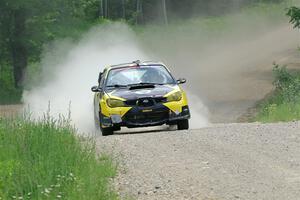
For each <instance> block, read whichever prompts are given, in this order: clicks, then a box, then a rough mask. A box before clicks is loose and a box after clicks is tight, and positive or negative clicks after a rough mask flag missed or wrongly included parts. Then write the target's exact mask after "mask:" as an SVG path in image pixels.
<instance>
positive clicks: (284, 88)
mask: <svg viewBox="0 0 300 200" xmlns="http://www.w3.org/2000/svg"><path fill="white" fill-rule="evenodd" d="M273 72H274V76H275V81H274V83H273V84H274V86H275V91H274V92H273V94H272V95H270V97H268V98H267V99H266V100H265V101H263V102H262V103H261V104H260V105H259V106H258V110H259V111H258V114H257V115H256V117H255V121H260V122H279V121H283V122H286V121H294V120H300V73H299V72H290V71H288V70H287V69H286V68H285V67H279V66H277V65H276V66H275V67H274V70H273Z"/></svg>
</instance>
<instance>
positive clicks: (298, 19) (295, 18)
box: [287, 6, 300, 28]
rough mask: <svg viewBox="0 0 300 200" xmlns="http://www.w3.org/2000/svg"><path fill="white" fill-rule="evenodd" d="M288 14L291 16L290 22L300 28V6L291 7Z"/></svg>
mask: <svg viewBox="0 0 300 200" xmlns="http://www.w3.org/2000/svg"><path fill="white" fill-rule="evenodd" d="M287 16H289V17H290V23H292V24H293V25H294V28H300V8H298V7H295V6H293V7H291V8H289V9H288V12H287Z"/></svg>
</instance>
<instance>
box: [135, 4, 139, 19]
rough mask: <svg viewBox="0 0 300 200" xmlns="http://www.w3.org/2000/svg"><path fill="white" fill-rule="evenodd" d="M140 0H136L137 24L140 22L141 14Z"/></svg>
mask: <svg viewBox="0 0 300 200" xmlns="http://www.w3.org/2000/svg"><path fill="white" fill-rule="evenodd" d="M139 12H140V0H136V19H135V20H136V21H135V24H138V23H139V15H140V13H139Z"/></svg>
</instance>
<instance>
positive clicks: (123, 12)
mask: <svg viewBox="0 0 300 200" xmlns="http://www.w3.org/2000/svg"><path fill="white" fill-rule="evenodd" d="M125 6H126V2H125V0H122V18H123V19H126V7H125Z"/></svg>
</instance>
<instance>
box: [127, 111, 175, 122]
mask: <svg viewBox="0 0 300 200" xmlns="http://www.w3.org/2000/svg"><path fill="white" fill-rule="evenodd" d="M168 117H169V113H168V111H165V110H164V111H152V112H148V113H147V112H146V113H138V114H129V115H127V116H126V118H125V120H126V121H127V122H129V123H133V124H143V123H156V122H160V121H163V120H164V119H168Z"/></svg>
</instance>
